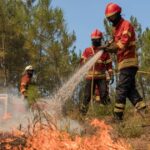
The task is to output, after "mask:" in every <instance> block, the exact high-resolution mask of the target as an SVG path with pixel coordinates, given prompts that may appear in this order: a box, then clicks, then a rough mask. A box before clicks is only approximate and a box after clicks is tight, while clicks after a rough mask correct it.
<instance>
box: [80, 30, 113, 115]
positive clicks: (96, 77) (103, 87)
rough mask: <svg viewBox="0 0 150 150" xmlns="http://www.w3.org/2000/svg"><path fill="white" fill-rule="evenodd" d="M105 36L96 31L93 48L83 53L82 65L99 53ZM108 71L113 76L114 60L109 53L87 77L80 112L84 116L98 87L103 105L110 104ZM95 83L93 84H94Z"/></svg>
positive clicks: (93, 36) (92, 37) (97, 62)
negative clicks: (106, 72) (107, 81)
mask: <svg viewBox="0 0 150 150" xmlns="http://www.w3.org/2000/svg"><path fill="white" fill-rule="evenodd" d="M102 37H103V34H102V32H101V31H99V30H98V29H96V30H94V31H93V32H92V34H91V42H92V46H90V47H88V48H86V49H85V50H84V51H83V54H82V57H81V63H82V64H83V63H85V62H86V61H87V60H88V59H89V58H91V57H92V56H93V55H95V53H96V52H98V51H99V50H100V49H99V47H100V46H101V42H102ZM106 70H107V71H108V72H109V74H110V76H112V60H111V58H110V55H109V53H108V52H104V53H103V54H102V55H101V56H100V57H99V59H98V60H97V61H96V63H95V64H94V66H93V67H92V68H91V69H90V70H89V71H88V74H87V75H86V85H85V92H84V99H83V103H82V106H81V109H80V112H81V113H82V114H83V115H86V113H87V111H88V106H89V102H90V100H91V98H92V95H93V93H94V91H95V89H96V86H97V87H98V90H99V93H100V99H101V101H100V102H101V103H102V104H104V105H106V104H108V103H110V101H109V99H107V98H108V91H107V83H106V74H105V71H106ZM92 83H93V84H92ZM91 89H92V90H91Z"/></svg>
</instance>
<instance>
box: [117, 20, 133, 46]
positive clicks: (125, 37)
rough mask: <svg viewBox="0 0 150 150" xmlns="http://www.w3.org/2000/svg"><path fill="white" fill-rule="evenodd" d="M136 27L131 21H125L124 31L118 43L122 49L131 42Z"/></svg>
mask: <svg viewBox="0 0 150 150" xmlns="http://www.w3.org/2000/svg"><path fill="white" fill-rule="evenodd" d="M133 33H134V28H133V26H132V25H131V24H130V23H128V22H127V23H125V24H124V28H123V31H122V35H121V39H120V40H119V41H118V42H117V43H116V44H117V46H118V47H119V48H120V49H124V48H125V47H127V46H128V45H129V44H130V41H131V37H132V34H133Z"/></svg>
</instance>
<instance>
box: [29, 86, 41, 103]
mask: <svg viewBox="0 0 150 150" xmlns="http://www.w3.org/2000/svg"><path fill="white" fill-rule="evenodd" d="M27 95H28V98H27V99H28V103H29V105H32V104H33V103H35V102H36V101H37V100H38V98H39V97H40V93H39V90H38V88H37V86H34V85H30V86H29V89H28V91H27Z"/></svg>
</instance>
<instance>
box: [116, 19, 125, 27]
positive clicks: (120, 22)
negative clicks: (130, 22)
mask: <svg viewBox="0 0 150 150" xmlns="http://www.w3.org/2000/svg"><path fill="white" fill-rule="evenodd" d="M123 21H124V19H123V18H121V19H120V21H119V22H118V24H117V25H116V26H114V28H115V29H117V28H118V27H119V26H120V24H122V22H123Z"/></svg>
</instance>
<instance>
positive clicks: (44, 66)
mask: <svg viewBox="0 0 150 150" xmlns="http://www.w3.org/2000/svg"><path fill="white" fill-rule="evenodd" d="M0 9H1V12H0V72H1V79H5V82H6V83H7V85H8V84H12V85H14V87H16V86H17V84H18V81H19V80H20V79H19V78H20V76H21V73H22V71H23V70H24V68H25V66H26V65H29V64H32V65H33V66H34V68H35V70H36V75H37V83H36V84H37V86H38V88H39V90H40V91H41V93H43V94H46V95H48V94H50V93H51V92H52V91H53V90H54V88H56V87H57V86H60V85H61V84H62V82H63V80H64V79H65V78H67V77H68V76H69V74H70V73H71V72H72V71H73V70H74V68H75V67H76V66H77V63H78V62H79V61H78V60H79V55H78V54H76V53H75V47H74V45H73V44H74V41H75V40H76V36H75V33H74V31H73V32H72V33H69V32H68V30H67V25H66V22H65V19H64V16H63V11H62V10H61V9H60V8H53V7H52V6H51V0H26V1H22V0H17V1H16V0H14V1H12V0H1V1H0Z"/></svg>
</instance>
